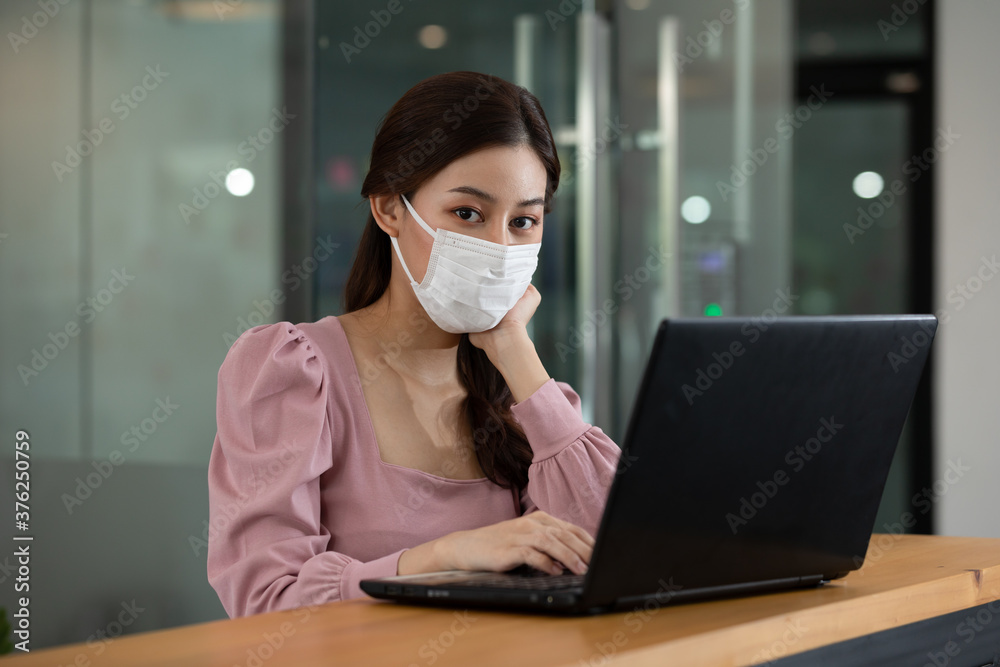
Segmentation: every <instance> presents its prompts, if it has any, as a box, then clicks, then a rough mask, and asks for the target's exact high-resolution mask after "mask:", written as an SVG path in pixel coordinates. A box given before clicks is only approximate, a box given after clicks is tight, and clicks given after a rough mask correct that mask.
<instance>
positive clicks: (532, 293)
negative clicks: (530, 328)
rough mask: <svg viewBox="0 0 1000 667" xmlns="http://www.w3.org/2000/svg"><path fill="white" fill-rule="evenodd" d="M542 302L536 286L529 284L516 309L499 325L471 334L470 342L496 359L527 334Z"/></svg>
mask: <svg viewBox="0 0 1000 667" xmlns="http://www.w3.org/2000/svg"><path fill="white" fill-rule="evenodd" d="M541 301H542V295H541V294H540V293H539V292H538V290H537V289H535V286H534V285H532V284H530V283H529V284H528V289H526V290H525V291H524V294H522V295H521V298H520V299H518V300H517V303H515V304H514V307H513V308H511V309H510V310H509V311H508V312H507V314H506V315H504V317H503V319H502V320H500V322H499V324H497V325H496V326H495V327H493V328H492V329H487V330H486V331H480V332H479V333H470V334H469V342H470V343H472V344H473V345H475V346H476V347H478V348H480V349H481V350H483V351H485V352H486V354H487V356H489V357H490V359H495V358H496V357H495V356H494V355H496V354H497V353H498V352H500V351H501V350H503V349H504V348H505V347H507V346H508V345H509V344H510V343H512V342H513V341H515V340H516V339H517V338H518V337H519V336H523V335H525V334H526V332H527V330H526V327H527V325H528V322H529V321H530V320H531V317H532V316H533V315H534V314H535V310H536V309H537V308H538V304H539V303H541ZM494 363H495V362H494Z"/></svg>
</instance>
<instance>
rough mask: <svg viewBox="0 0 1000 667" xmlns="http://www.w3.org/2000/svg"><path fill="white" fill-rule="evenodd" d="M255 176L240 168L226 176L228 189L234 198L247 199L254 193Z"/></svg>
mask: <svg viewBox="0 0 1000 667" xmlns="http://www.w3.org/2000/svg"><path fill="white" fill-rule="evenodd" d="M253 183H254V180H253V174H252V173H250V170H249V169H244V168H243V167H240V168H238V169H233V170H232V171H231V172H229V173H228V174H226V189H227V190H229V194H231V195H233V196H234V197H246V196H247V195H248V194H250V193H251V192H253Z"/></svg>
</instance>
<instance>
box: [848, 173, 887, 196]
mask: <svg viewBox="0 0 1000 667" xmlns="http://www.w3.org/2000/svg"><path fill="white" fill-rule="evenodd" d="M853 187H854V194H856V195H857V196H859V197H861V198H862V199H874V198H875V197H878V196H879V195H880V194H882V188H884V187H885V181H884V180H883V179H882V176H880V175H879V174H877V173H875V172H874V171H863V172H861V173H860V174H858V175H857V176H855V177H854V185H853Z"/></svg>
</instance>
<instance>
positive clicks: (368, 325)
mask: <svg viewBox="0 0 1000 667" xmlns="http://www.w3.org/2000/svg"><path fill="white" fill-rule="evenodd" d="M394 278H395V276H394ZM400 282H402V285H400V284H399V283H400ZM354 315H355V317H356V318H357V320H358V322H359V323H360V324H361V325H362V326H363V327H364V329H365V331H366V332H368V334H369V335H370V337H371V338H372V340H373V342H374V343H375V344H376V345H378V346H379V347H380V348H381V350H382V352H383V353H384V357H383V358H384V359H385V361H386V363H387V364H388V365H389V366H390V367H391V368H392V369H393V370H395V371H396V372H397V373H399V374H400V375H404V376H408V377H411V378H414V379H418V380H420V381H421V382H423V383H426V384H445V383H450V382H454V381H455V379H456V377H457V372H458V344H459V341H460V340H461V334H453V333H449V332H447V331H444V330H442V329H441V328H440V327H438V326H437V325H436V324H434V322H433V321H432V320H431V319H430V318H429V317H427V313H426V312H425V311H424V309H423V306H421V305H420V302H419V301H417V298H416V295H415V294H414V293H413V289H412V288H411V287H410V285H409V283H408V282H406V281H405V280H403V281H398V280H390V281H389V287H388V288H387V289H386V291H385V293H383V294H382V296H381V297H379V298H378V300H377V301H375V303H373V304H371V305H370V306H368V307H366V308H362V309H361V310H359V311H356V312H355V313H354Z"/></svg>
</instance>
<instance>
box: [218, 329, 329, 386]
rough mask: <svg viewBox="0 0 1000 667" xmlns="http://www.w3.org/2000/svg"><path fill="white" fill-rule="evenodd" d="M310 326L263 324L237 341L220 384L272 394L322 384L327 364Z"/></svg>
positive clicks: (224, 367)
mask: <svg viewBox="0 0 1000 667" xmlns="http://www.w3.org/2000/svg"><path fill="white" fill-rule="evenodd" d="M307 328H308V327H307V326H306V325H296V324H292V323H291V322H276V323H274V324H263V325H260V326H256V327H253V328H252V329H248V330H247V331H245V332H244V333H242V334H241V335H240V337H239V338H237V339H236V342H234V343H233V345H232V347H230V348H229V352H228V353H227V354H226V358H225V360H224V361H223V362H222V367H221V368H220V369H219V385H220V387H221V386H223V385H229V386H241V387H246V388H247V389H250V388H252V389H253V390H254V393H256V394H258V395H260V394H268V393H273V392H274V391H280V390H282V389H285V388H288V387H289V386H290V385H292V384H302V383H306V384H317V383H319V382H321V381H322V377H323V375H324V364H323V359H322V357H321V353H320V351H319V348H318V347H317V346H316V345H315V344H314V342H313V340H312V339H311V338H310V336H309V335H308V334H307V332H306V329H307Z"/></svg>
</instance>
